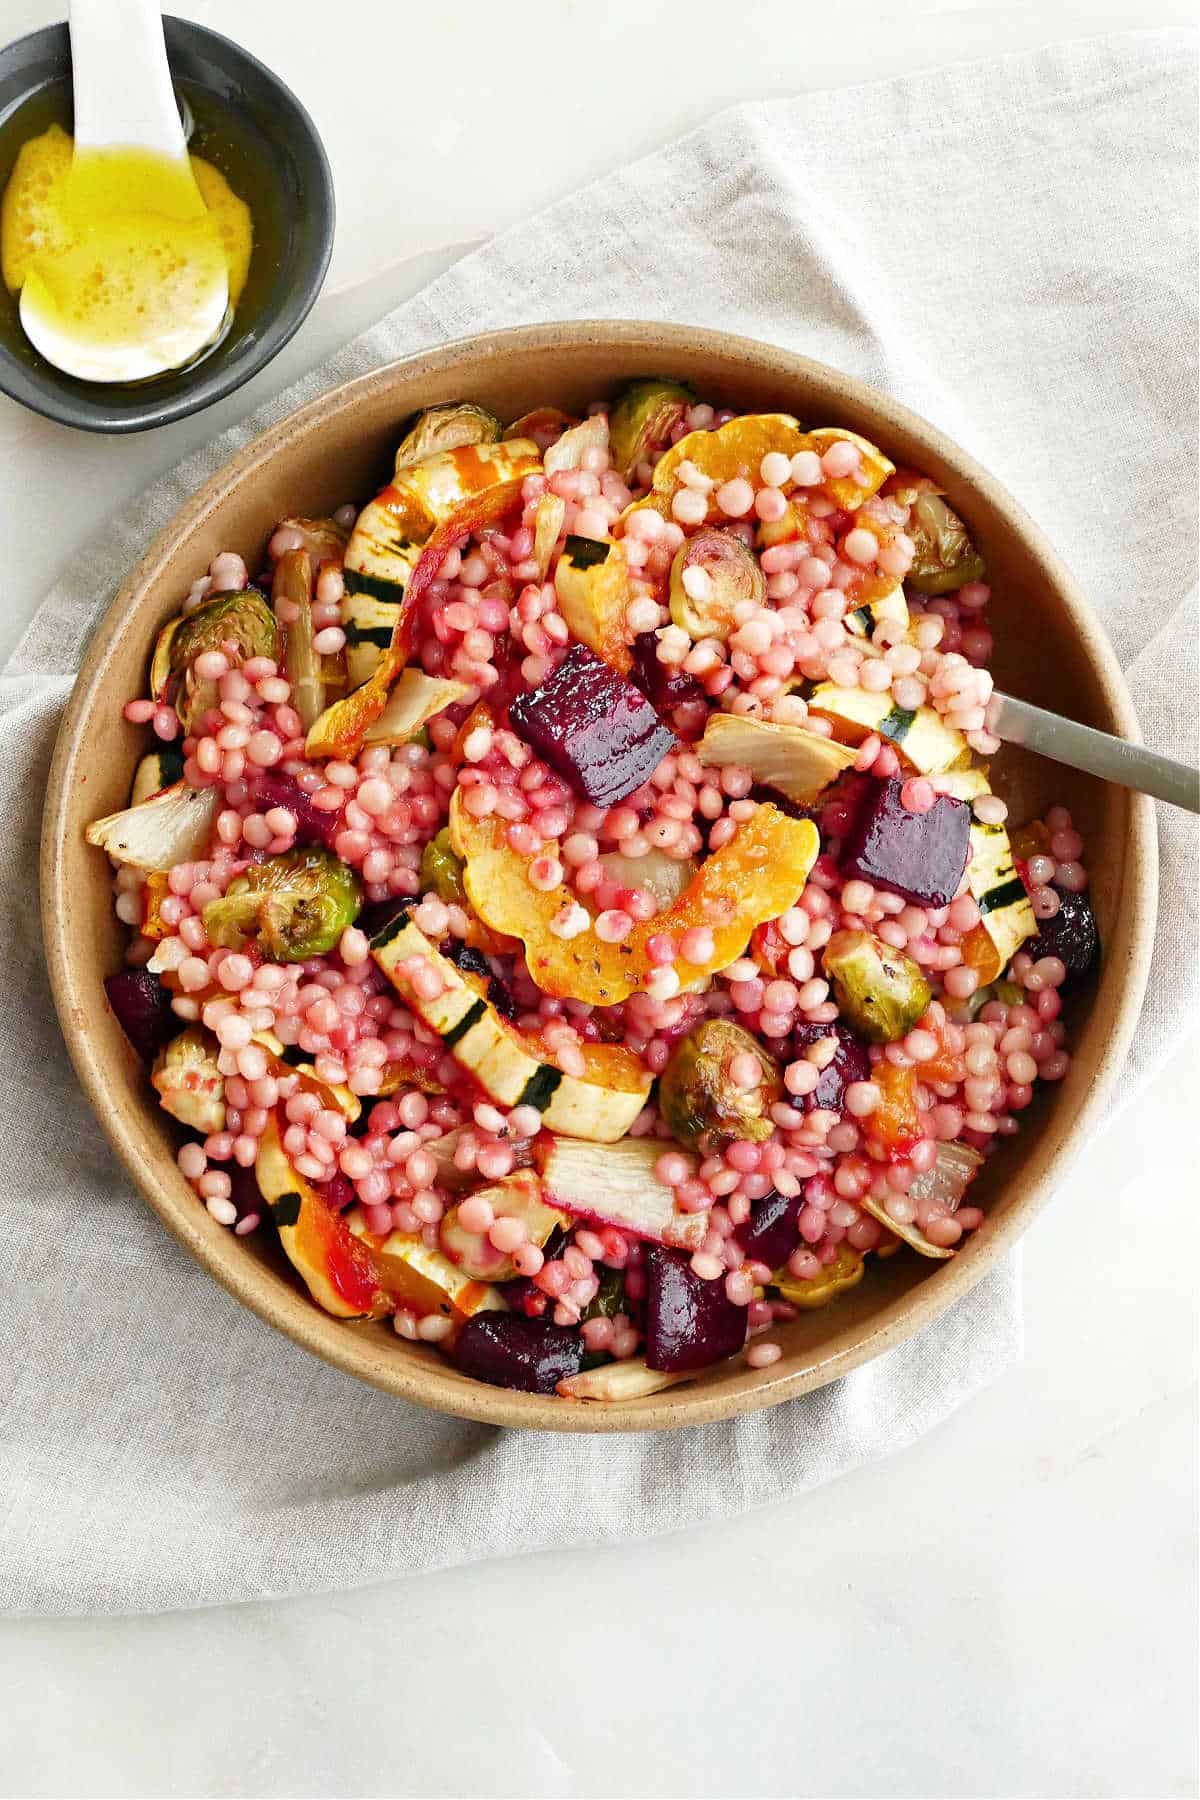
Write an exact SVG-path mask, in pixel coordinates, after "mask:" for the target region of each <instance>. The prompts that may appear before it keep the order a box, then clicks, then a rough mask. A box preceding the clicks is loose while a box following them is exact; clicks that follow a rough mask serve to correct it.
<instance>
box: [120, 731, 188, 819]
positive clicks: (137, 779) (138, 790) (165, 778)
mask: <svg viewBox="0 0 1200 1800" xmlns="http://www.w3.org/2000/svg"><path fill="white" fill-rule="evenodd" d="M182 780H183V751H182V749H181V748H180V747H179V745H178V744H164V745H163V746H162V748H161V750H147V752H146V754H145V756H143V757H142V759H141V761H140V762H139V763H138V766H137V768H136V769H135V770H134V772H133V786H132V788H131V789H130V790H129V804H130V806H140V805H141V803H142V801H143V800H149V799H152V798H153V796H154V795H155V794H161V793H162V791H163V789H164V788H169V787H172V786H173V785H174V784H175V782H177V781H182Z"/></svg>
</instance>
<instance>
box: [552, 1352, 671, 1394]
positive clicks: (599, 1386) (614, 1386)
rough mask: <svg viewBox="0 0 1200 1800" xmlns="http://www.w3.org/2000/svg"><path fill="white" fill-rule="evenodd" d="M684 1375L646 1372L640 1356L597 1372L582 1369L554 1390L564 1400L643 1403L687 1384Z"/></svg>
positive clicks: (606, 1366)
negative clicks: (671, 1388)
mask: <svg viewBox="0 0 1200 1800" xmlns="http://www.w3.org/2000/svg"><path fill="white" fill-rule="evenodd" d="M687 1379H688V1376H687V1375H686V1374H680V1375H668V1374H667V1373H666V1371H665V1370H663V1369H648V1368H647V1367H646V1364H645V1363H644V1362H643V1361H642V1359H641V1357H640V1356H636V1357H633V1356H631V1357H629V1358H628V1359H627V1360H626V1361H624V1362H610V1363H605V1364H604V1365H603V1366H602V1367H601V1368H598V1369H585V1370H584V1371H583V1373H582V1374H579V1375H571V1376H569V1377H568V1378H567V1380H565V1381H560V1382H559V1384H558V1387H557V1389H556V1390H555V1391H556V1392H557V1393H558V1394H559V1395H561V1397H562V1398H563V1399H564V1400H608V1401H610V1402H611V1401H614V1400H643V1399H645V1397H646V1396H647V1394H657V1393H660V1392H661V1391H662V1389H663V1388H669V1387H674V1386H675V1384H676V1382H679V1381H687Z"/></svg>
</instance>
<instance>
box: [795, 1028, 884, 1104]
mask: <svg viewBox="0 0 1200 1800" xmlns="http://www.w3.org/2000/svg"><path fill="white" fill-rule="evenodd" d="M822 1038H832V1039H833V1040H834V1042H835V1043H836V1045H837V1050H836V1051H835V1053H834V1057H833V1061H832V1062H828V1063H826V1064H825V1067H824V1068H823V1069H822V1070H821V1074H820V1079H819V1080H818V1082H817V1085H816V1087H815V1088H813V1090H812V1092H811V1093H810V1094H805V1095H804V1097H803V1099H802V1100H801V1101H800V1102H799V1104H800V1106H801V1107H802V1109H803V1110H804V1111H805V1112H816V1111H817V1110H818V1109H819V1110H820V1111H822V1112H841V1111H842V1108H843V1106H844V1104H845V1099H846V1089H847V1088H848V1087H849V1086H850V1083H851V1082H852V1081H868V1080H869V1079H870V1075H871V1059H870V1057H869V1056H868V1055H867V1046H866V1045H865V1044H864V1043H863V1041H862V1039H861V1038H860V1037H856V1036H855V1034H854V1033H853V1032H852V1031H851V1029H850V1027H849V1026H848V1025H843V1023H842V1021H841V1020H840V1019H834V1020H833V1021H832V1022H831V1023H830V1024H828V1025H807V1024H805V1025H797V1026H796V1028H795V1030H794V1031H793V1033H792V1049H793V1051H794V1053H795V1054H796V1055H797V1056H799V1055H803V1053H804V1051H805V1050H806V1049H807V1048H808V1046H809V1045H810V1044H816V1043H820V1041H821V1039H822ZM796 1104H797V1103H796V1101H795V1100H793V1101H792V1105H793V1106H795V1105H796Z"/></svg>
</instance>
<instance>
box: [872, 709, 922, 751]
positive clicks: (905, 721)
mask: <svg viewBox="0 0 1200 1800" xmlns="http://www.w3.org/2000/svg"><path fill="white" fill-rule="evenodd" d="M916 716H917V715H916V713H915V712H909V711H907V710H906V708H904V707H903V706H893V708H892V710H891V712H890V713H888V714H887V716H886V717H885V718H883V719H881V720H880V721H879V723H878V725H877V726H876V727H875V729H876V731H877V732H878V733H879V735H880V737H885V738H890V739H891V741H892V743H893V744H899V743H902V742H903V741H904V738H905V737H906V736H907V733H908V728H909V726H910V725H911V724H912V722H913V720H914V719H915V718H916Z"/></svg>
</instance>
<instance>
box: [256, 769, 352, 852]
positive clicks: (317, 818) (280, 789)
mask: <svg viewBox="0 0 1200 1800" xmlns="http://www.w3.org/2000/svg"><path fill="white" fill-rule="evenodd" d="M252 792H253V796H254V805H255V809H256V811H258V812H263V813H265V812H269V811H270V810H271V808H272V807H273V806H282V807H283V808H284V809H285V811H287V812H290V813H292V814H293V815H294V817H295V820H296V843H297V845H299V846H304V845H306V844H324V846H325V848H326V849H327V850H332V849H333V840H334V838H335V837H336V836H337V835H338V832H339V831H341V830H342V815H341V812H340V810H339V811H338V812H325V811H324V810H323V809H322V808H321V807H319V806H314V805H313V803H312V796H311V795H310V794H306V793H305V791H304V789H303V788H302V787H301V786H300V784H299V783H298V782H296V781H293V780H292V777H291V776H290V775H281V774H277V773H276V771H275V770H274V769H262V770H260V771H259V773H258V774H256V775H255V776H254V777H253V780H252Z"/></svg>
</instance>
